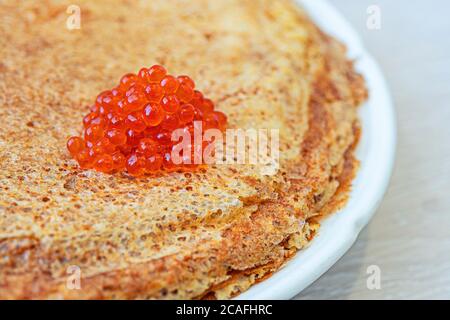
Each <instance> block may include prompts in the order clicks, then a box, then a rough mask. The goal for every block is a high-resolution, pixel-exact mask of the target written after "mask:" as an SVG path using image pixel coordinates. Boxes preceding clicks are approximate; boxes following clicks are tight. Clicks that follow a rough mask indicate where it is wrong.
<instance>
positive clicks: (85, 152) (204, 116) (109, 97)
mask: <svg viewBox="0 0 450 320" xmlns="http://www.w3.org/2000/svg"><path fill="white" fill-rule="evenodd" d="M194 121H201V122H202V123H203V127H204V128H205V129H210V128H217V129H220V130H222V131H223V130H225V128H226V124H227V117H226V116H225V114H223V113H222V112H219V111H215V110H214V103H213V102H212V101H211V100H210V99H207V98H205V97H204V96H203V94H202V93H201V92H200V91H198V90H195V82H194V81H193V80H192V79H191V78H190V77H188V76H185V75H182V76H178V77H174V76H171V75H168V74H167V71H166V69H165V68H164V67H162V66H159V65H154V66H152V67H151V68H142V69H141V70H139V72H138V74H133V73H129V74H126V75H124V76H123V77H122V78H121V79H120V82H119V85H118V86H117V87H114V88H113V89H112V90H107V91H103V92H102V93H100V94H99V95H98V96H97V97H96V100H95V103H94V105H93V106H92V107H91V108H90V113H88V114H87V115H86V116H85V117H84V118H83V127H84V137H83V138H82V137H71V138H70V139H69V140H68V141H67V149H68V150H69V152H70V154H71V155H72V157H73V158H74V159H75V160H77V161H78V163H79V165H80V167H81V168H84V169H91V168H92V169H95V170H97V171H100V172H105V173H111V172H117V171H126V172H128V173H129V174H131V175H133V176H141V175H143V174H146V173H155V172H158V171H168V172H172V171H177V170H181V169H183V170H185V169H186V168H195V165H185V164H183V163H181V164H175V163H174V161H173V160H172V155H171V151H172V149H173V147H174V145H175V144H177V143H178V142H179V141H178V140H177V141H172V139H171V137H172V132H173V130H176V129H182V130H183V131H184V132H189V133H190V134H191V150H194V140H193V139H194V136H193V135H192V133H193V128H194ZM202 147H203V146H202ZM183 157H187V156H186V155H184V156H183ZM190 161H191V162H190V163H192V162H193V161H194V159H190ZM188 163H189V162H188Z"/></svg>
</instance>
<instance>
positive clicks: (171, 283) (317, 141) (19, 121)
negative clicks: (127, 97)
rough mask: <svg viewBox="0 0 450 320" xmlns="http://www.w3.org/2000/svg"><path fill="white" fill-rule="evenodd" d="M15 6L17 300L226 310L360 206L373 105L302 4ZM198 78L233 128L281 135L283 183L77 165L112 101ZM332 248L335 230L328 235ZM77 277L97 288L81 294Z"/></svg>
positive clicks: (213, 170) (6, 224) (10, 20)
mask: <svg viewBox="0 0 450 320" xmlns="http://www.w3.org/2000/svg"><path fill="white" fill-rule="evenodd" d="M77 4H78V5H79V7H80V9H81V28H80V29H75V30H69V29H67V27H66V20H67V18H68V16H69V14H68V13H66V10H67V8H68V6H69V5H71V2H70V1H39V2H38V1H20V2H17V1H12V0H7V1H2V2H1V4H0V16H1V17H2V18H1V19H0V47H1V50H0V119H1V121H2V125H1V126H0V298H3V299H4V298H7V299H19V298H21V299H60V298H65V299H195V298H204V299H214V298H215V299H222V298H229V297H232V296H235V295H237V294H239V293H241V292H243V291H245V290H247V289H248V288H249V287H250V286H251V285H252V284H254V283H256V282H258V281H261V280H263V279H265V278H266V277H268V276H269V275H270V274H272V273H273V272H275V271H276V270H277V269H279V268H280V267H282V266H283V264H284V263H285V262H287V261H288V259H289V258H290V257H292V256H293V255H294V253H295V252H296V251H297V250H299V249H301V248H303V247H304V246H306V245H307V243H308V241H309V240H311V239H312V237H313V236H314V234H315V232H317V228H318V217H319V216H323V215H325V214H328V213H331V212H333V211H335V210H337V209H338V208H339V207H340V206H342V205H343V204H344V203H345V199H346V196H347V193H348V190H349V188H350V185H351V179H352V178H353V175H354V171H355V168H356V167H357V161H356V160H355V158H354V156H353V150H354V148H355V145H356V144H357V140H358V136H359V125H358V124H359V122H358V117H357V111H358V106H359V105H360V104H361V103H362V102H363V101H364V100H365V99H366V97H367V92H366V89H365V86H364V81H363V79H362V77H361V76H360V75H359V74H357V73H356V72H355V71H354V68H353V64H352V62H351V61H349V60H347V58H346V51H345V48H344V46H343V45H341V44H340V43H338V42H337V41H336V40H334V39H332V38H331V37H329V36H327V35H325V34H324V33H323V32H321V31H320V30H319V29H318V28H317V27H316V26H315V25H314V24H313V23H312V22H311V21H310V19H309V18H308V17H307V15H306V14H305V13H304V12H303V11H302V9H301V8H298V7H297V6H296V5H294V4H293V3H291V2H290V1H284V0H276V1H274V0H244V1H243V0H214V1H212V0H211V1H206V0H195V1H182V0H173V1H167V0H152V1H150V0H148V1H137V0H136V1H134V0H129V1H106V0H101V1H99V0H96V1H78V2H77ZM157 63H158V64H162V65H164V66H165V67H166V68H167V69H168V70H169V72H170V73H171V74H187V75H190V76H191V77H192V78H193V79H194V80H195V81H196V84H197V87H198V88H199V90H201V91H203V92H204V94H205V95H206V96H208V97H210V98H211V99H212V100H213V101H214V102H215V103H216V108H217V109H218V110H221V111H223V112H224V113H226V114H227V116H228V119H229V127H230V128H243V129H247V128H256V129H258V128H268V129H279V130H280V131H279V133H280V169H279V171H278V172H277V173H276V174H275V175H270V176H267V175H263V174H262V173H261V170H260V169H261V168H260V167H258V166H257V165H215V166H209V167H207V168H206V169H205V170H201V171H198V172H192V173H167V174H164V175H161V176H158V177H144V178H139V179H135V178H132V177H129V176H127V175H126V174H125V173H116V174H113V175H109V174H102V173H99V172H95V171H83V170H81V169H79V168H78V166H77V163H76V162H75V161H74V160H72V159H71V158H70V156H69V154H68V152H67V151H66V147H65V144H66V141H67V138H68V137H69V136H73V135H79V134H80V130H81V127H82V125H81V119H82V116H83V115H84V114H86V113H87V111H88V107H87V106H88V105H90V104H92V102H93V101H94V99H95V97H96V95H97V94H98V93H99V92H101V91H104V90H106V89H108V88H112V87H113V86H114V85H115V84H116V83H117V82H118V80H119V79H120V77H121V76H122V75H123V74H125V73H129V72H137V71H138V70H139V69H140V68H141V67H143V66H146V67H148V66H151V65H153V64H157ZM318 232H320V230H319V231H318ZM73 266H76V268H78V269H76V270H79V272H80V275H81V282H80V288H73V287H72V286H70V285H68V280H69V278H70V276H71V275H73V273H72V271H71V270H74V269H73Z"/></svg>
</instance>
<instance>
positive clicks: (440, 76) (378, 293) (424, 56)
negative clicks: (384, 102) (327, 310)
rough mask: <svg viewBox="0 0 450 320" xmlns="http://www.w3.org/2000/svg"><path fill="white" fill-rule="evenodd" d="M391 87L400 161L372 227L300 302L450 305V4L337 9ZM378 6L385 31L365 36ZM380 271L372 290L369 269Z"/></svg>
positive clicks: (368, 1) (346, 2)
mask: <svg viewBox="0 0 450 320" xmlns="http://www.w3.org/2000/svg"><path fill="white" fill-rule="evenodd" d="M331 2H332V3H333V4H334V5H335V6H336V7H337V8H338V9H339V10H340V11H341V12H342V13H343V14H344V16H345V17H346V18H347V19H348V20H349V21H350V22H351V23H352V25H353V26H354V27H355V29H356V30H357V31H358V32H359V33H360V35H361V37H362V39H363V41H364V42H365V45H366V47H367V48H368V49H369V51H370V52H371V53H372V54H373V55H374V56H375V58H376V59H377V60H378V62H379V64H380V65H381V68H382V69H383V71H384V74H385V76H386V78H387V81H388V83H389V86H390V89H391V92H392V95H393V98H394V103H395V107H396V110H397V117H398V147H397V161H396V166H395V169H394V175H393V177H392V180H391V185H390V187H389V190H388V192H387V194H386V196H385V198H384V201H383V203H382V205H381V207H380V208H379V210H378V212H377V214H376V215H375V217H374V219H373V220H372V221H371V222H370V224H369V225H368V226H367V227H366V228H365V230H363V232H362V233H361V234H360V236H359V239H358V240H357V242H356V243H355V245H354V246H353V247H352V249H351V250H350V251H349V252H347V254H346V255H345V256H344V257H343V258H342V259H341V260H340V261H339V262H338V263H336V265H335V266H334V267H332V268H331V269H330V270H329V271H328V272H327V273H325V274H324V275H323V276H322V277H321V278H320V279H319V280H317V281H316V282H315V283H314V284H313V285H311V286H310V287H309V288H307V289H306V290H304V291H303V292H302V293H301V294H299V295H298V296H297V297H296V298H297V299H414V298H416V299H450V19H449V17H448V13H449V12H450V2H449V1H446V0H433V1H420V0H417V1H410V0H409V1H408V0H333V1H331ZM370 5H378V6H379V8H380V10H381V29H380V30H369V29H368V28H367V27H366V20H367V17H368V15H367V12H366V11H367V8H368V7H369V6H370ZM371 265H376V266H378V267H379V268H380V271H381V288H380V289H372V290H370V289H368V287H367V284H366V283H367V278H368V276H369V275H368V274H367V268H368V267H369V266H371Z"/></svg>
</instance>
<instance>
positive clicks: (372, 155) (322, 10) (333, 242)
mask: <svg viewBox="0 0 450 320" xmlns="http://www.w3.org/2000/svg"><path fill="white" fill-rule="evenodd" d="M298 2H299V4H300V5H302V6H303V7H304V8H305V9H306V10H307V11H308V13H309V14H310V16H311V17H312V19H313V20H314V21H315V22H316V23H317V24H318V25H319V26H320V27H321V28H322V29H323V30H324V31H325V32H327V33H328V34H331V35H333V36H334V37H336V38H338V39H340V40H341V41H343V42H344V43H345V44H346V45H347V47H348V49H349V56H350V58H353V59H356V68H357V69H358V71H359V72H361V73H362V74H363V75H364V78H365V79H366V81H367V85H368V88H369V101H368V102H367V103H366V104H365V105H364V106H363V107H362V108H361V112H360V116H361V120H362V128H363V132H362V139H361V142H360V145H359V147H358V149H357V156H358V159H359V160H360V161H361V167H360V169H359V171H358V175H357V177H356V180H355V181H354V183H353V191H352V192H351V196H350V200H349V202H348V203H347V205H346V207H345V208H344V209H343V210H341V211H339V212H337V213H335V214H333V215H331V216H330V217H329V218H327V219H325V220H324V221H323V222H322V226H321V228H320V229H319V233H318V235H317V236H316V237H315V238H314V240H313V241H312V242H311V244H310V245H309V246H308V248H306V249H304V250H302V251H299V252H298V253H297V254H296V256H295V257H294V258H293V259H292V260H291V261H289V262H288V263H287V264H286V266H284V267H283V268H282V269H280V270H279V271H277V272H276V273H275V274H274V275H273V276H272V277H270V278H269V279H267V280H265V281H263V282H261V283H259V284H257V285H255V286H253V287H252V288H250V290H248V291H247V292H245V293H243V294H241V295H239V296H238V297H237V299H290V298H292V297H294V296H295V295H296V294H298V293H299V292H300V291H302V290H303V289H305V288H306V287H307V286H309V285H310V284H311V283H312V282H314V281H315V280H316V279H317V278H319V277H320V276H321V275H322V274H323V273H324V272H325V271H327V270H328V269H329V268H330V267H331V266H332V265H333V264H334V263H336V261H337V260H338V259H339V258H341V257H342V256H343V255H344V253H345V252H346V251H347V250H348V249H349V248H350V247H351V246H352V244H353V243H354V242H355V240H356V238H357V236H358V234H359V232H360V231H361V229H362V228H363V227H364V226H365V225H366V224H367V223H368V222H369V220H370V218H371V217H372V216H373V214H374V213H375V210H376V209H377V207H378V205H379V204H380V202H381V199H382V198H383V195H384V193H385V191H386V188H387V186H388V183H389V179H390V176H391V172H392V167H393V164H394V156H395V145H396V127H395V123H396V121H395V114H394V109H393V105H392V101H391V97H390V94H389V91H388V89H387V86H386V82H385V80H384V77H383V75H382V73H381V71H380V69H379V67H378V65H377V64H376V62H375V61H374V59H373V58H372V57H371V56H370V54H368V53H367V51H366V50H365V49H364V47H363V45H362V43H361V41H360V39H359V37H358V36H357V34H356V32H355V31H354V30H353V29H352V28H351V26H350V25H349V24H348V23H347V22H346V21H345V19H344V18H343V17H342V16H341V15H340V13H339V12H338V11H337V10H336V9H335V8H334V7H332V6H331V5H330V4H329V3H328V2H326V1H325V0H298Z"/></svg>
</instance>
